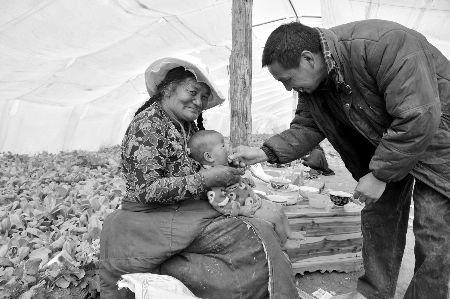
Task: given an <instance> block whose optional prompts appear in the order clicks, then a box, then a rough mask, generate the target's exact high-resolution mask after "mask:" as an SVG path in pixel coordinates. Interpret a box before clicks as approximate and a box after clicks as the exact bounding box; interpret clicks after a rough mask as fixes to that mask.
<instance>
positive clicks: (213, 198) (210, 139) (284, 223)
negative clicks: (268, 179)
mask: <svg viewBox="0 0 450 299" xmlns="http://www.w3.org/2000/svg"><path fill="white" fill-rule="evenodd" d="M188 147H189V150H190V155H191V157H192V158H193V159H194V160H196V161H197V162H199V163H200V164H201V165H202V166H203V167H204V168H209V167H214V166H216V165H225V166H226V165H228V151H227V148H226V146H225V144H224V139H223V136H222V134H220V133H219V132H217V131H214V130H202V131H198V132H197V133H195V134H194V135H193V136H192V137H191V138H190V139H189V142H188ZM207 196H208V200H209V202H210V204H211V205H212V206H213V207H214V209H216V210H217V211H219V212H220V213H222V214H223V215H229V216H238V215H241V216H247V217H257V218H261V219H264V220H266V221H269V222H270V223H272V224H273V225H274V228H275V232H276V233H277V234H278V237H279V238H280V240H281V244H282V245H284V246H286V245H288V244H289V245H288V246H289V247H291V246H294V247H298V246H299V245H300V244H299V240H302V239H304V236H303V234H302V233H300V232H293V231H292V230H291V227H290V226H289V222H288V219H287V217H286V214H285V213H284V211H283V207H282V206H281V205H280V204H277V203H274V202H272V201H270V200H268V199H265V198H262V197H263V196H262V195H257V194H256V193H255V192H254V191H253V190H252V188H250V186H249V185H248V184H247V183H246V182H245V181H244V180H243V179H241V181H240V182H239V183H237V184H234V185H231V186H228V187H214V188H210V190H209V191H208V192H207Z"/></svg>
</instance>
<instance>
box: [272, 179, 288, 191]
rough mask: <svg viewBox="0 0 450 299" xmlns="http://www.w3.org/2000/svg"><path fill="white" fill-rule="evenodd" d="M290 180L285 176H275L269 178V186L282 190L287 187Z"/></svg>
mask: <svg viewBox="0 0 450 299" xmlns="http://www.w3.org/2000/svg"><path fill="white" fill-rule="evenodd" d="M290 183H291V180H289V179H287V178H285V177H275V178H272V179H271V180H270V186H271V187H272V188H273V189H275V190H284V189H287V188H288V187H289V184H290Z"/></svg>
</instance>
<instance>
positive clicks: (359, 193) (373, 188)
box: [353, 173, 386, 205]
mask: <svg viewBox="0 0 450 299" xmlns="http://www.w3.org/2000/svg"><path fill="white" fill-rule="evenodd" d="M384 189H386V183H385V182H383V181H380V180H379V179H377V178H376V177H374V176H373V174H372V173H368V174H366V175H365V176H363V177H362V178H361V179H360V180H359V182H358V184H357V185H356V188H355V193H353V198H355V199H359V201H360V202H362V203H366V205H367V204H370V203H372V202H376V201H377V200H378V199H379V198H380V197H381V195H383V192H384Z"/></svg>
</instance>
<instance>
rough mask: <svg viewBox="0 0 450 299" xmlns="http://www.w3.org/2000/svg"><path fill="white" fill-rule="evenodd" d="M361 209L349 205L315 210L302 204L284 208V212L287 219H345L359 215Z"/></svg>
mask: <svg viewBox="0 0 450 299" xmlns="http://www.w3.org/2000/svg"><path fill="white" fill-rule="evenodd" d="M361 210H362V207H360V206H358V205H356V204H354V203H349V204H347V205H345V206H344V207H343V208H334V209H330V208H327V209H315V208H311V207H309V205H306V204H305V203H304V202H300V203H297V204H296V205H292V206H285V207H284V212H285V214H286V216H287V217H288V218H317V217H346V216H359V215H361Z"/></svg>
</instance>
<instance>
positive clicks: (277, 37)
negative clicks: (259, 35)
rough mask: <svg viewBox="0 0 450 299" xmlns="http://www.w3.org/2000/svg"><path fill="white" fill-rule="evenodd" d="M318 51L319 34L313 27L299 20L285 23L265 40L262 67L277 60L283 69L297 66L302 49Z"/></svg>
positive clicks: (312, 51)
mask: <svg viewBox="0 0 450 299" xmlns="http://www.w3.org/2000/svg"><path fill="white" fill-rule="evenodd" d="M305 50H306V51H310V52H311V53H319V52H320V51H321V49H320V36H319V32H318V31H317V29H315V28H311V27H308V26H305V25H303V24H301V23H299V22H292V23H287V24H283V25H281V26H279V27H278V28H277V29H275V30H274V31H273V32H272V33H271V34H270V35H269V38H268V39H267V41H266V45H265V46H264V51H263V55H262V67H265V66H268V65H269V64H272V63H274V62H278V63H279V64H280V65H281V66H282V67H283V68H284V69H285V70H290V69H293V68H297V67H298V66H299V64H300V55H301V54H302V52H303V51H305Z"/></svg>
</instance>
